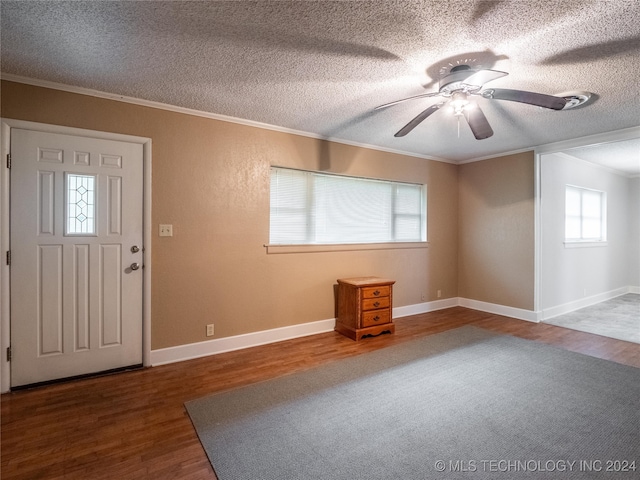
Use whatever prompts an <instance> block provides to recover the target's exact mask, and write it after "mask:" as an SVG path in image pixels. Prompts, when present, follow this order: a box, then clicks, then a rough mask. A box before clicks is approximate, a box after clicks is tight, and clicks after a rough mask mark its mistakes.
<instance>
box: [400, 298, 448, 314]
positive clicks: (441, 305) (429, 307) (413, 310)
mask: <svg viewBox="0 0 640 480" xmlns="http://www.w3.org/2000/svg"><path fill="white" fill-rule="evenodd" d="M458 305H459V303H458V297H454V298H443V299H442V300H434V301H433V302H425V303H416V304H414V305H407V306H404V307H396V308H394V309H393V318H400V317H408V316H409V315H418V314H419V313H427V312H435V311H436V310H442V309H445V308H451V307H457V306H458Z"/></svg>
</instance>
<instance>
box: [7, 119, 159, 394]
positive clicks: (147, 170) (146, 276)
mask: <svg viewBox="0 0 640 480" xmlns="http://www.w3.org/2000/svg"><path fill="white" fill-rule="evenodd" d="M0 122H1V123H0V129H1V133H2V144H1V145H0V151H1V154H2V165H1V166H0V186H1V189H0V192H1V194H0V232H1V234H0V253H1V256H2V258H1V259H0V260H1V261H0V392H1V393H5V392H8V391H9V389H10V385H11V378H10V375H11V369H10V363H9V360H8V358H7V351H8V348H9V346H10V339H11V335H10V328H11V318H10V305H9V303H10V289H9V286H10V284H9V282H10V279H9V266H8V265H7V262H6V261H5V256H6V252H8V251H9V238H10V232H9V226H10V217H9V215H10V208H9V198H10V192H9V186H10V181H9V180H10V179H9V168H8V165H7V158H8V155H9V152H10V145H11V143H10V142H11V129H12V128H20V129H25V130H37V131H40V132H48V133H57V134H63V135H76V136H86V137H91V138H99V139H105V140H116V141H122V142H130V143H137V144H140V145H142V148H143V162H144V166H143V176H144V180H143V183H144V199H143V202H144V205H143V244H144V252H143V265H144V269H143V293H142V295H143V299H142V302H143V304H142V315H143V319H142V322H143V324H142V362H143V365H144V366H149V365H151V139H150V138H145V137H137V136H132V135H122V134H117V133H109V132H98V131H94V130H85V129H81V128H72V127H63V126H59V125H48V124H43V123H35V122H27V121H23V120H13V119H6V118H2V119H0Z"/></svg>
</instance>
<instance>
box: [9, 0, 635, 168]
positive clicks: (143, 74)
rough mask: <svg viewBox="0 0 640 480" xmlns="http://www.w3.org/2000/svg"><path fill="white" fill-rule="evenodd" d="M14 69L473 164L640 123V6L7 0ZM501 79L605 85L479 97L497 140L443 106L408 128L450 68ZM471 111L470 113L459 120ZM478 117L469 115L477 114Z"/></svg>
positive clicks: (539, 84) (556, 1) (536, 85)
mask: <svg viewBox="0 0 640 480" xmlns="http://www.w3.org/2000/svg"><path fill="white" fill-rule="evenodd" d="M0 15H1V17H2V18H1V19H2V31H1V35H2V37H1V39H2V47H1V48H2V50H1V54H2V63H1V68H2V72H3V73H4V74H10V75H14V76H20V77H28V78H32V79H39V80H46V81H51V82H57V83H61V84H67V85H72V86H78V87H83V88H88V89H93V90H99V91H103V92H108V93H113V94H118V95H123V96H128V97H135V98H140V99H144V100H149V101H154V102H161V103H165V104H170V105H175V106H180V107H185V108H190V109H196V110H200V111H204V112H210V113H214V114H220V115H226V116H231V117H236V118H240V119H246V120H251V121H255V122H262V123H266V124H269V125H274V126H278V127H284V128H287V129H293V130H298V131H302V132H308V133H311V134H315V135H319V136H322V137H324V138H332V139H337V140H342V141H346V142H350V143H357V144H365V145H372V146H377V147H380V148H383V149H391V150H395V151H401V152H406V153H410V154H414V155H420V156H425V157H430V158H439V159H447V160H452V161H463V160H468V159H472V158H481V157H485V156H489V155H494V154H499V153H502V152H508V151H515V150H520V149H524V148H529V147H534V146H536V145H542V144H547V143H552V142H559V141H563V140H568V139H572V138H576V137H582V136H586V135H592V134H596V133H602V132H609V131H614V130H619V129H623V128H627V127H635V126H638V125H640V114H639V112H640V88H639V87H640V85H639V80H638V74H639V65H640V2H637V1H636V0H607V1H594V0H591V1H590V0H577V1H572V0H546V1H545V0H538V1H535V0H530V1H526V0H522V1H500V0H495V1H470V0H467V1H465V0H455V1H446V0H441V1H426V0H425V1H392V0H388V1H337V2H330V1H259V2H250V1H232V2H217V1H207V2H200V1H97V0H96V1H87V2H83V1H71V2H59V1H43V2H41V1H6V0H2V1H1V3H0ZM458 63H469V64H470V65H472V66H473V67H477V68H480V67H482V68H491V69H497V70H502V71H506V72H508V73H509V75H508V76H506V77H503V78H500V79H497V80H494V81H492V82H491V83H490V84H488V86H490V87H496V88H511V89H520V90H529V91H534V92H540V93H547V94H559V93H564V92H567V91H575V90H579V91H589V92H593V93H594V94H595V95H594V97H593V98H594V101H592V102H591V103H590V104H588V105H585V106H582V107H578V108H575V109H572V110H563V111H553V110H547V109H543V108H539V107H534V106H530V105H524V104H520V103H514V102H506V101H500V100H489V99H485V98H481V97H475V98H477V99H478V100H477V102H478V104H479V105H480V106H481V108H482V109H483V111H484V113H485V115H486V117H487V119H488V120H489V122H490V124H491V126H492V127H493V130H494V132H495V134H494V135H493V136H492V137H490V138H488V139H485V140H476V139H475V138H474V137H473V135H472V134H471V132H470V130H469V127H468V126H467V125H466V123H461V124H460V130H459V134H458V125H457V123H456V122H457V119H456V117H454V116H453V115H451V114H449V113H448V112H447V111H445V110H444V109H442V110H440V111H438V112H436V113H435V114H434V115H433V116H431V117H429V118H428V119H427V120H425V121H424V122H423V123H422V124H421V125H419V126H418V127H417V128H416V129H415V130H413V132H411V133H410V134H408V135H407V136H405V137H402V138H395V137H394V136H393V135H394V133H395V132H397V131H398V130H399V129H400V128H401V127H402V126H403V125H405V124H406V123H407V122H408V121H409V120H411V119H412V118H413V117H414V116H415V115H417V114H418V113H419V112H421V111H422V110H424V109H425V108H427V106H429V105H431V104H433V103H437V102H438V101H439V100H437V99H433V98H423V99H419V100H413V101H410V102H405V103H402V104H399V105H396V106H393V107H389V108H387V109H383V110H376V111H374V110H373V108H374V107H375V106H377V105H380V104H382V103H386V102H391V101H393V100H397V99H400V98H404V97H408V96H411V95H416V94H420V93H425V92H431V91H436V90H437V88H438V80H439V74H440V69H441V67H445V66H450V64H451V65H455V64H458ZM458 118H459V117H458ZM463 122H464V120H463Z"/></svg>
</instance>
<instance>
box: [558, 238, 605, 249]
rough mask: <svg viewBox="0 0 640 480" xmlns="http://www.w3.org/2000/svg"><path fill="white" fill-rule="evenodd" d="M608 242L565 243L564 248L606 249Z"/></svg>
mask: <svg viewBox="0 0 640 480" xmlns="http://www.w3.org/2000/svg"><path fill="white" fill-rule="evenodd" d="M607 245H608V242H607V241H606V240H605V241H602V242H564V248H588V247H606V246H607Z"/></svg>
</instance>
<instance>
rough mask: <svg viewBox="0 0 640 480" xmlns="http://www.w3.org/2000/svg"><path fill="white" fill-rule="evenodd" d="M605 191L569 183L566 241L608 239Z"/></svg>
mask: <svg viewBox="0 0 640 480" xmlns="http://www.w3.org/2000/svg"><path fill="white" fill-rule="evenodd" d="M606 202H607V195H606V193H605V192H600V191H598V190H590V189H587V188H582V187H576V186H573V185H567V186H566V191H565V222H564V226H565V234H564V235H565V241H567V242H603V241H605V240H606V239H607V224H606V218H607V216H606V211H607V203H606Z"/></svg>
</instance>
